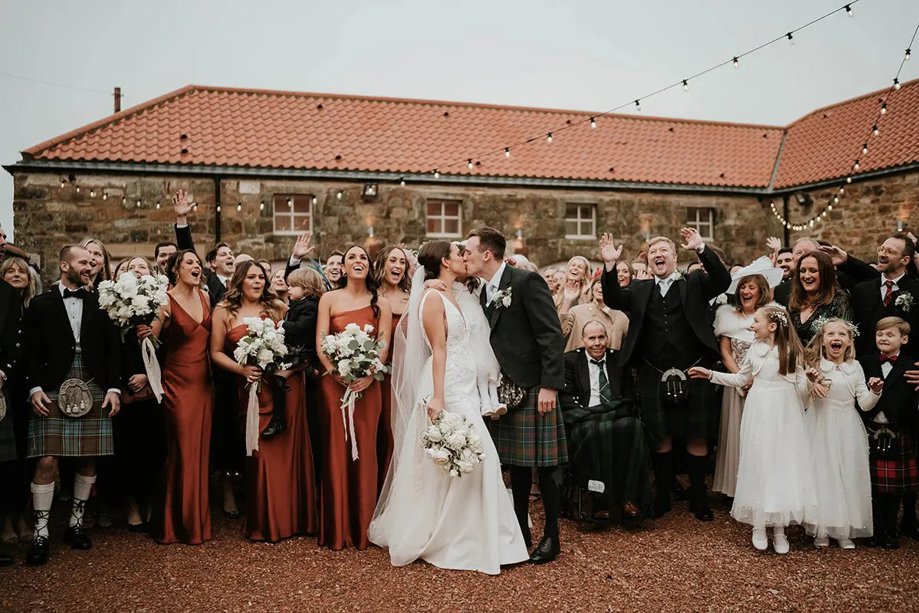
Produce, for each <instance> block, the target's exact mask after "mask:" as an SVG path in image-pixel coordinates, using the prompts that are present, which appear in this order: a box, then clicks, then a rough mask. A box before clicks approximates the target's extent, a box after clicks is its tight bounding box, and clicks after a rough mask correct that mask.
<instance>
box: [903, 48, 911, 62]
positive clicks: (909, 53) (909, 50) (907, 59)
mask: <svg viewBox="0 0 919 613" xmlns="http://www.w3.org/2000/svg"><path fill="white" fill-rule="evenodd" d="M911 55H912V49H907V50H906V55H905V56H903V60H904V61H907V62H908V61H909V58H910V56H911Z"/></svg>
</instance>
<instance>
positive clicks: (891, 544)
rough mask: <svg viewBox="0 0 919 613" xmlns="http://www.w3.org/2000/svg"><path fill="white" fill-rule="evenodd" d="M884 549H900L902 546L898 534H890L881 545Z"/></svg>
mask: <svg viewBox="0 0 919 613" xmlns="http://www.w3.org/2000/svg"><path fill="white" fill-rule="evenodd" d="M881 547H883V548H884V549H899V548H900V539H899V538H897V537H896V536H888V537H887V538H885V539H884V544H883V545H881Z"/></svg>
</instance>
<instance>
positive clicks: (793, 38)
mask: <svg viewBox="0 0 919 613" xmlns="http://www.w3.org/2000/svg"><path fill="white" fill-rule="evenodd" d="M785 38H787V39H788V44H789V45H791V46H792V47H794V46H795V37H794V36H792V35H791V32H789V33H788V34H786V35H785Z"/></svg>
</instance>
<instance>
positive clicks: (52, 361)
mask: <svg viewBox="0 0 919 613" xmlns="http://www.w3.org/2000/svg"><path fill="white" fill-rule="evenodd" d="M59 266H60V270H61V277H60V283H59V284H58V285H54V286H52V287H51V289H50V290H49V291H47V292H45V293H44V294H42V295H40V296H37V297H36V298H34V299H33V300H32V302H31V304H30V305H29V308H28V309H27V310H26V312H25V315H24V317H23V333H24V338H25V352H24V358H23V361H24V371H25V377H26V381H27V383H28V388H29V400H30V403H31V407H32V412H33V415H32V417H31V419H30V420H29V437H28V438H29V440H28V445H29V447H28V449H29V451H28V456H29V457H30V458H38V462H37V464H36V466H35V475H34V477H33V479H32V486H31V489H32V505H33V508H34V510H35V536H34V539H33V541H32V547H31V549H30V550H29V553H28V556H27V557H26V563H27V564H30V565H33V566H36V565H39V564H44V563H45V561H46V560H47V559H48V552H49V543H48V520H49V516H50V512H51V502H52V500H53V498H54V477H55V473H56V472H57V466H58V458H60V457H73V458H77V460H78V463H77V467H76V475H75V477H74V486H73V507H72V509H71V512H70V521H69V522H68V528H67V532H66V536H65V538H66V540H67V541H68V542H69V543H70V544H71V546H72V547H73V548H74V549H89V548H90V547H92V541H90V540H89V537H88V536H87V535H86V533H85V532H84V530H83V512H84V507H85V505H86V501H87V499H89V495H90V491H91V490H92V486H93V483H95V481H96V461H95V460H96V457H97V456H105V455H112V453H113V446H112V417H114V416H115V415H116V414H117V413H118V409H119V408H120V393H121V391H120V389H119V385H120V381H121V365H120V352H121V342H120V337H119V334H118V329H117V328H116V327H115V325H114V324H113V323H112V321H111V320H110V319H109V317H108V315H107V314H106V313H105V311H103V310H101V309H100V308H99V299H98V297H97V296H96V294H95V293H93V292H91V291H89V290H87V289H86V286H87V285H89V283H90V271H91V265H90V255H89V252H88V251H87V250H86V249H84V248H82V247H78V246H66V247H64V248H63V249H61V253H60V264H59Z"/></svg>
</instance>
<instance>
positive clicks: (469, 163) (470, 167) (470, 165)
mask: <svg viewBox="0 0 919 613" xmlns="http://www.w3.org/2000/svg"><path fill="white" fill-rule="evenodd" d="M466 168H468V169H469V170H472V159H468V160H466Z"/></svg>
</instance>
